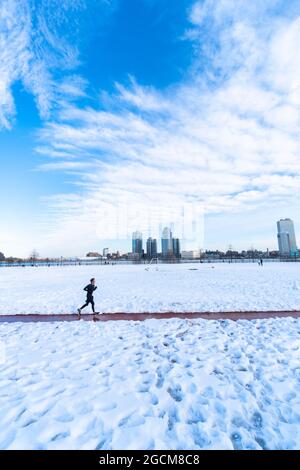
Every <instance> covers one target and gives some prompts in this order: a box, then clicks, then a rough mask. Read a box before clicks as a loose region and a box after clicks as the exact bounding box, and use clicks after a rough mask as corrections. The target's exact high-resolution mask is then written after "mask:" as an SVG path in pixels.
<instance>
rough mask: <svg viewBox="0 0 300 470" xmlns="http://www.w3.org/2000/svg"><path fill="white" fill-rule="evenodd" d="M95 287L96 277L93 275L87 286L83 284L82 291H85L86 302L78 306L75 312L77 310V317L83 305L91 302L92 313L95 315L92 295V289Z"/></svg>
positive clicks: (85, 305) (79, 315)
mask: <svg viewBox="0 0 300 470" xmlns="http://www.w3.org/2000/svg"><path fill="white" fill-rule="evenodd" d="M96 289H97V286H96V279H95V278H94V277H92V279H91V280H90V284H88V285H87V286H85V288H84V289H83V290H84V291H86V293H87V294H86V302H85V304H84V305H83V306H82V307H80V308H79V309H78V310H77V312H78V317H79V318H80V317H81V310H83V309H84V308H85V307H87V306H88V305H89V304H91V306H92V310H93V314H94V315H95V314H96V312H95V302H94V296H93V293H94V291H95V290H96Z"/></svg>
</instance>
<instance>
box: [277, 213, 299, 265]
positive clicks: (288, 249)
mask: <svg viewBox="0 0 300 470" xmlns="http://www.w3.org/2000/svg"><path fill="white" fill-rule="evenodd" d="M277 238H278V248H279V253H280V254H281V255H288V256H296V255H298V249H297V243H296V236H295V229H294V222H293V221H292V220H291V219H280V220H279V221H278V222H277Z"/></svg>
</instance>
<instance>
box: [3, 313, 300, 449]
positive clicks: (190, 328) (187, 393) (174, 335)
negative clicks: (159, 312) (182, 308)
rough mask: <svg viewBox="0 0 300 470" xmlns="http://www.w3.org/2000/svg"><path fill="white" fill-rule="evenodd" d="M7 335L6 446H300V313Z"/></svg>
mask: <svg viewBox="0 0 300 470" xmlns="http://www.w3.org/2000/svg"><path fill="white" fill-rule="evenodd" d="M1 341H2V353H4V352H5V354H2V357H0V449H75V448H78V449H96V448H98V449H132V448H137V449H166V448H167V449H261V448H266V449H296V448H298V449H299V447H300V352H299V351H300V350H299V347H300V320H298V319H292V318H287V319H268V320H252V321H247V320H243V321H242V320H240V321H238V322H232V321H229V320H222V321H207V320H193V321H187V320H179V319H172V320H147V321H146V322H133V321H122V322H121V321H120V322H107V323H92V322H83V321H81V322H74V323H55V322H54V323H47V324H45V323H29V324H22V323H13V324H7V323H6V324H4V323H3V324H0V345H1ZM4 350H5V351H4Z"/></svg>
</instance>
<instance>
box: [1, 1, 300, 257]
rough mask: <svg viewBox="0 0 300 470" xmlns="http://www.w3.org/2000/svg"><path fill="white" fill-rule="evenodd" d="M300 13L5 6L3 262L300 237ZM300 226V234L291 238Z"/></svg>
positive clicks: (294, 6)
mask: <svg viewBox="0 0 300 470" xmlns="http://www.w3.org/2000/svg"><path fill="white" fill-rule="evenodd" d="M299 44H300V5H299V2H296V1H289V2H288V4H287V2H284V1H282V0H266V1H264V2H259V1H256V0H254V1H251V2H249V1H246V0H234V1H233V0H218V1H216V0H200V1H199V0H181V1H178V2H177V1H174V2H170V1H169V0H72V1H71V0H60V1H58V0H52V1H50V0H36V1H34V0H2V1H1V2H0V162H1V185H0V201H1V212H2V221H3V223H2V224H1V230H0V251H3V252H4V253H5V254H6V255H19V256H27V255H28V254H29V253H30V252H31V251H32V249H34V248H35V249H37V250H38V251H39V252H40V254H41V255H44V256H55V255H57V256H61V255H65V256H71V255H83V254H85V253H86V252H87V251H90V250H93V251H94V250H99V251H100V250H101V249H102V248H103V247H105V246H109V247H110V248H111V249H120V250H121V251H127V250H128V249H129V248H130V234H131V232H132V231H134V230H142V232H143V233H144V236H145V237H146V236H148V235H152V236H159V227H162V226H163V225H165V224H173V226H174V231H175V233H176V235H177V236H179V237H180V238H182V239H183V246H184V247H186V248H192V247H194V248H199V247H201V248H207V249H209V248H212V249H213V248H220V249H227V248H228V245H229V244H231V245H232V246H233V247H234V248H236V249H243V248H245V249H247V248H249V247H251V246H254V247H256V248H261V249H266V248H267V247H268V248H269V249H272V248H276V220H277V219H278V218H280V217H291V218H292V219H294V221H295V226H296V233H297V228H298V227H300V216H299V202H298V201H299V193H300V164H299V163H300V161H299V137H298V136H299V131H300V120H299V118H300V115H299V105H300V79H299V78H298V77H300V61H299ZM299 230H300V228H299Z"/></svg>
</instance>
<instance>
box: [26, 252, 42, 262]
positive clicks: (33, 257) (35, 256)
mask: <svg viewBox="0 0 300 470" xmlns="http://www.w3.org/2000/svg"><path fill="white" fill-rule="evenodd" d="M39 256H40V255H39V254H38V252H37V251H36V250H32V252H31V253H30V258H29V259H30V261H36V260H37V259H38V258H39Z"/></svg>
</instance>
